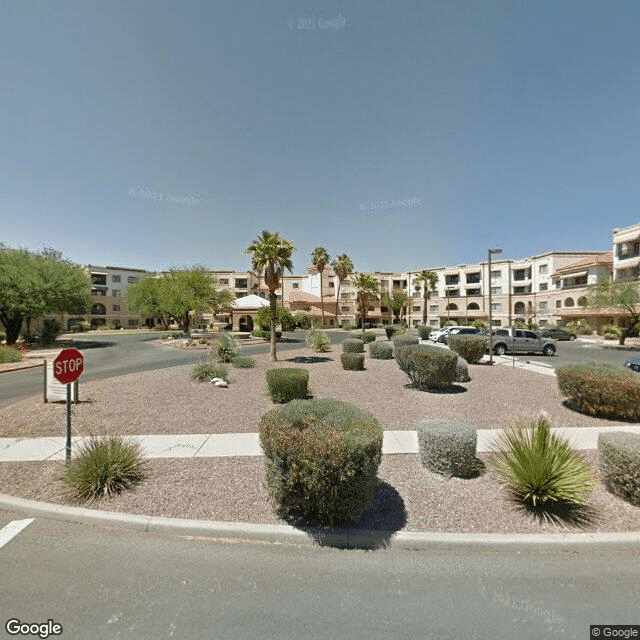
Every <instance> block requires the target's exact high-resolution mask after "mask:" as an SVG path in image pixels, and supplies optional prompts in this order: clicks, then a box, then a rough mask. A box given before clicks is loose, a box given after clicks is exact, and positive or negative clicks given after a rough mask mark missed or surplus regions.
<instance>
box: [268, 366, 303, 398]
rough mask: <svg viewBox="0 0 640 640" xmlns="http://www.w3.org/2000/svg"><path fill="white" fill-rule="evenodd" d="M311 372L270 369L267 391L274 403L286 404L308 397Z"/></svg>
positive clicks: (291, 369)
mask: <svg viewBox="0 0 640 640" xmlns="http://www.w3.org/2000/svg"><path fill="white" fill-rule="evenodd" d="M308 385H309V372H308V371H307V370H306V369H293V368H284V369H269V370H268V371H267V389H268V390H269V395H270V396H271V400H272V401H273V402H277V403H278V404H284V403H286V402H290V401H291V400H295V399H296V398H299V399H304V398H306V397H307V395H308Z"/></svg>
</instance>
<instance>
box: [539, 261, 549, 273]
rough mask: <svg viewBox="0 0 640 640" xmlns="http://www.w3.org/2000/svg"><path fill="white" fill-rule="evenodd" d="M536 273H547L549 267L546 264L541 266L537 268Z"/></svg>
mask: <svg viewBox="0 0 640 640" xmlns="http://www.w3.org/2000/svg"><path fill="white" fill-rule="evenodd" d="M538 273H549V265H548V264H546V263H545V264H541V265H540V266H539V267H538Z"/></svg>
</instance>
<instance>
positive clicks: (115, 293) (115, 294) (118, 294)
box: [111, 289, 120, 298]
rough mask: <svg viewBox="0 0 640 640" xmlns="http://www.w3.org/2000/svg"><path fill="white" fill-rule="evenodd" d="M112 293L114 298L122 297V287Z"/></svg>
mask: <svg viewBox="0 0 640 640" xmlns="http://www.w3.org/2000/svg"><path fill="white" fill-rule="evenodd" d="M111 295H112V296H113V297H114V298H119V297H120V289H114V290H113V291H112V292H111Z"/></svg>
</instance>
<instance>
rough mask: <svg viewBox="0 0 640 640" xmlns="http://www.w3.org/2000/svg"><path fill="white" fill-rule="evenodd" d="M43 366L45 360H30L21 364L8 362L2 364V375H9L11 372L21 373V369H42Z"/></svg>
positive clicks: (0, 365)
mask: <svg viewBox="0 0 640 640" xmlns="http://www.w3.org/2000/svg"><path fill="white" fill-rule="evenodd" d="M38 360H39V361H38ZM43 365H44V358H42V359H39V358H28V359H27V360H22V361H21V362H7V363H5V364H0V374H2V373H8V372H9V371H20V370H21V369H33V367H42V366H43Z"/></svg>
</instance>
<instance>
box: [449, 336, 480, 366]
mask: <svg viewBox="0 0 640 640" xmlns="http://www.w3.org/2000/svg"><path fill="white" fill-rule="evenodd" d="M447 346H448V347H449V349H451V350H452V351H455V352H456V353H457V354H458V355H459V356H460V357H461V358H464V359H465V360H466V361H467V362H469V363H471V364H475V363H476V362H480V360H481V359H482V357H483V356H484V354H485V353H486V351H487V339H486V338H485V337H483V336H473V335H462V336H458V335H454V336H449V338H448V342H447Z"/></svg>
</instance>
